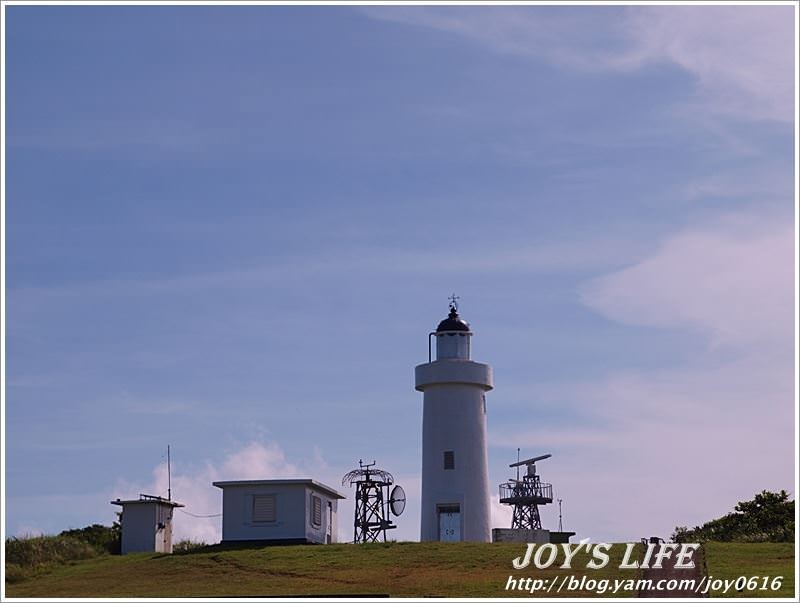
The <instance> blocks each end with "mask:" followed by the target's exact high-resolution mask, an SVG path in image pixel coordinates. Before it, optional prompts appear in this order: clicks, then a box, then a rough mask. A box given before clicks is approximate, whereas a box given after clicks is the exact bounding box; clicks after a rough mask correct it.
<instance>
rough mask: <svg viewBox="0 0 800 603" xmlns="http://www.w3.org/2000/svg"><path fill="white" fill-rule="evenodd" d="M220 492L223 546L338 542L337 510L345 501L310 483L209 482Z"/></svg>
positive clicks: (317, 484)
mask: <svg viewBox="0 0 800 603" xmlns="http://www.w3.org/2000/svg"><path fill="white" fill-rule="evenodd" d="M214 485H215V486H216V487H217V488H221V489H222V542H236V541H243V540H249V541H260V542H264V543H265V544H303V543H315V544H326V543H328V544H329V543H331V542H337V533H336V532H337V529H336V527H337V518H336V507H337V504H338V502H339V500H341V499H343V498H344V496H342V495H341V494H339V493H338V492H337V491H336V490H334V489H333V488H330V487H328V486H326V485H325V484H321V483H319V482H315V481H314V480H311V479H269V480H244V481H231V482H214Z"/></svg>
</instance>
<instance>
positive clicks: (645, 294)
mask: <svg viewBox="0 0 800 603" xmlns="http://www.w3.org/2000/svg"><path fill="white" fill-rule="evenodd" d="M793 250H794V225H793V224H792V222H791V217H790V216H785V215H772V216H770V215H766V216H764V215H758V214H754V213H739V214H728V215H725V216H723V217H721V218H719V219H718V220H715V221H714V222H713V223H711V224H707V225H702V226H696V227H692V228H687V229H686V230H684V231H682V232H679V233H676V234H674V235H672V236H670V237H669V238H668V239H667V240H666V241H665V242H664V243H663V245H662V246H661V249H660V250H659V251H658V252H657V253H655V254H654V255H652V256H651V257H649V258H647V259H645V260H644V261H642V262H639V263H638V264H636V265H634V266H631V267H629V268H626V269H624V270H621V271H618V272H615V273H612V274H609V275H606V276H602V277H599V278H597V279H595V280H593V281H591V282H590V283H588V284H587V285H586V287H585V288H584V291H583V301H584V302H585V303H586V305H588V306H589V307H590V308H593V309H594V310H597V311H598V312H600V313H602V314H604V315H605V316H607V317H608V318H611V319H612V320H616V321H618V322H622V323H626V324H634V325H649V326H657V327H692V328H699V329H704V330H706V331H707V332H708V333H709V334H710V335H711V336H712V340H713V342H715V343H719V344H735V345H747V344H751V343H756V342H763V341H766V342H769V343H770V344H783V345H784V346H785V345H786V344H790V343H791V332H792V326H793V318H792V317H793V307H794V298H793V291H792V282H793V279H794V275H795V267H794V253H793Z"/></svg>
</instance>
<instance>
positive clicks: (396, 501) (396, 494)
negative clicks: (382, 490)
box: [389, 486, 406, 515]
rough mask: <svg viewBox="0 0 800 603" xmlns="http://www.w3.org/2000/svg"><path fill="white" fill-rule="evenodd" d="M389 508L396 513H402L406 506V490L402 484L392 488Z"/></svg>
mask: <svg viewBox="0 0 800 603" xmlns="http://www.w3.org/2000/svg"><path fill="white" fill-rule="evenodd" d="M389 508H390V509H391V510H392V513H393V514H394V515H401V514H402V513H403V511H404V510H405V508H406V492H405V490H403V488H402V486H395V487H394V488H392V493H391V495H390V496H389Z"/></svg>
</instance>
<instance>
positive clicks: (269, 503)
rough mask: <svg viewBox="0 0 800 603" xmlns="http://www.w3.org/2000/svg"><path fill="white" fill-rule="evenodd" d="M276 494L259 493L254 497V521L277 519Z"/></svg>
mask: <svg viewBox="0 0 800 603" xmlns="http://www.w3.org/2000/svg"><path fill="white" fill-rule="evenodd" d="M275 517H276V511H275V495H274V494H258V495H256V496H254V497H253V521H275Z"/></svg>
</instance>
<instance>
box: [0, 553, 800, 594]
mask: <svg viewBox="0 0 800 603" xmlns="http://www.w3.org/2000/svg"><path fill="white" fill-rule="evenodd" d="M624 548H625V547H624V546H622V545H617V546H614V547H613V548H612V555H611V562H610V563H609V564H608V565H607V566H606V568H604V569H601V570H592V569H586V563H587V561H588V559H589V557H588V555H587V554H586V553H584V552H581V553H580V554H578V556H577V557H576V558H575V559H574V560H573V564H572V569H571V570H561V569H559V568H558V567H557V564H554V565H553V566H552V567H551V568H550V569H547V570H537V569H535V568H533V566H531V567H528V568H526V569H524V570H515V569H513V567H512V565H511V560H512V559H513V558H515V557H518V556H520V555H522V554H523V553H524V550H525V547H524V545H520V544H475V543H388V544H369V545H351V544H337V545H326V546H285V547H262V548H228V547H221V546H212V547H203V548H200V549H196V550H193V551H188V552H185V553H178V554H174V555H158V554H152V553H142V554H136V555H125V556H118V555H108V554H104V555H100V556H95V557H93V558H89V559H82V560H76V561H71V562H68V563H66V564H64V565H58V566H50V567H48V568H46V569H42V571H40V572H35V573H33V574H31V575H28V576H26V577H22V578H20V579H18V580H17V581H15V582H7V583H6V595H7V596H10V597H97V596H102V597H170V596H187V597H188V596H205V597H225V596H242V595H246V596H259V595H263V596H269V595H344V596H346V595H358V594H361V595H365V594H366V595H369V594H371V595H390V596H401V597H415V596H426V595H428V596H436V595H439V596H448V597H471V596H476V597H507V596H530V595H529V594H528V593H526V592H519V591H516V592H511V591H506V590H505V586H506V582H507V580H508V578H509V576H514V577H532V578H549V579H552V578H553V577H555V576H563V575H572V576H575V577H576V578H578V579H579V578H580V577H581V576H586V577H587V578H592V579H595V580H601V579H606V578H607V579H611V580H613V579H615V578H616V579H626V580H627V579H637V578H639V577H640V574H639V572H638V570H620V569H619V567H618V566H619V563H620V561H621V556H622V554H623V552H624ZM706 561H707V565H708V571H709V573H711V574H714V575H715V576H717V575H718V576H719V577H726V576H727V577H729V578H730V577H734V578H735V577H738V576H740V575H748V576H751V575H770V576H775V575H783V576H784V577H785V578H784V581H783V584H782V588H781V590H780V591H779V592H774V591H770V592H763V593H760V592H756V593H729V595H730V594H732V595H733V596H745V595H747V596H750V597H752V596H753V595H756V596H757V595H761V596H784V597H787V596H792V595H793V592H794V580H793V576H794V547H793V545H792V544H791V543H780V544H740V543H731V544H712V545H710V546H709V548H708V552H707V559H706ZM555 594H556V593H550V596H555ZM539 596H546V593H539ZM560 596H573V597H575V596H596V595H595V594H594V593H593V592H587V591H572V592H569V593H567V592H562V593H560ZM606 596H635V593H634V592H619V593H617V594H616V595H612V594H611V593H606Z"/></svg>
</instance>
